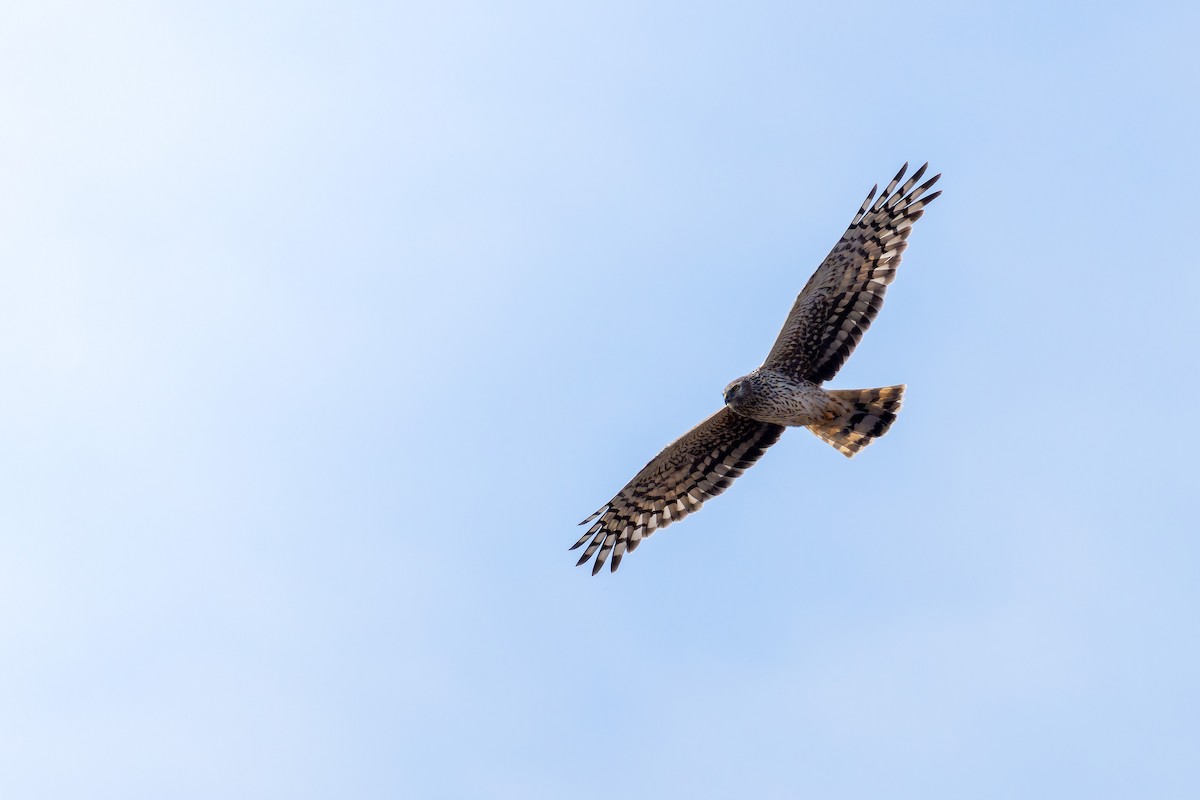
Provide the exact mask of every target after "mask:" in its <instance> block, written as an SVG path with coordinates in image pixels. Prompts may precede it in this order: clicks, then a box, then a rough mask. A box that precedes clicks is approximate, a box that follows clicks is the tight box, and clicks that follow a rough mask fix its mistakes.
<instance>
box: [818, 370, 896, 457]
mask: <svg viewBox="0 0 1200 800" xmlns="http://www.w3.org/2000/svg"><path fill="white" fill-rule="evenodd" d="M829 394H830V395H831V396H833V397H834V398H835V399H837V400H841V401H842V402H843V403H844V404H845V405H846V406H847V408H848V409H849V410H848V411H846V413H844V414H842V415H841V416H839V417H837V418H836V419H833V420H830V421H829V422H822V423H818V424H816V425H809V426H808V429H809V430H810V431H812V432H813V433H815V434H816V435H817V436H819V437H821V438H822V439H824V440H825V441H827V442H829V443H830V444H831V445H833V446H834V447H836V448H837V449H838V452H840V453H841V454H842V455H844V456H846V457H847V458H850V457H851V456H853V455H854V454H855V453H857V452H858V451H859V450H862V449H863V448H864V447H866V446H867V445H869V444H870V443H871V442H872V441H874V440H875V439H877V438H878V437H880V436H883V435H884V434H885V433H887V430H888V428H890V427H892V423H893V422H895V421H896V412H898V411H899V410H900V402H901V400H902V399H903V398H904V385H903V384H901V385H899V386H885V387H883V388H882V389H832V390H829Z"/></svg>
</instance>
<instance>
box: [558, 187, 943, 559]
mask: <svg viewBox="0 0 1200 800" xmlns="http://www.w3.org/2000/svg"><path fill="white" fill-rule="evenodd" d="M928 166H929V165H928V164H925V165H924V166H922V167H921V168H920V169H919V170H917V171H916V173H914V174H913V176H912V177H911V178H909V179H908V180H907V181H905V182H904V185H903V186H900V191H898V192H896V191H895V189H896V187H897V186H898V185H899V184H900V180H901V179H902V178H903V177H904V173H905V171H906V170H907V169H908V164H905V165H904V166H903V167H901V168H900V171H899V172H898V173H896V177H895V178H893V179H892V182H891V183H889V184H888V186H887V188H886V189H884V190H883V194H881V195H880V196H879V199H878V200H875V202H874V204H872V203H871V200H872V199H874V197H875V192H876V190H877V189H878V188H879V186H878V185H876V186H875V187H874V188H873V189H871V193H870V194H868V195H867V199H866V200H864V201H863V204H862V206H861V207H860V208H859V209H858V213H857V214H855V215H854V219H852V220H851V221H850V227H849V228H848V229H847V230H846V232H845V233H844V234H843V235H842V238H841V240H840V241H838V243H837V245H835V246H834V248H833V250H832V251H831V252H830V253H829V255H828V256H826V257H825V260H824V261H823V262H821V266H819V267H817V271H816V272H815V273H813V276H812V277H811V278H809V280H808V283H807V284H806V285H805V287H804V289H803V290H801V292H800V295H799V296H798V297H797V298H796V303H795V305H793V306H792V310H791V313H789V314H788V317H787V320H786V321H785V322H784V323H783V330H782V331H781V332H780V333H779V338H778V339H777V340H776V341H775V346H774V347H772V348H771V352H770V353H768V354H767V360H766V361H764V362H763V364H762V366H760V367H759V368H758V369H756V370H754V371H753V372H751V373H750V374H749V375H746V376H744V377H741V378H738V379H737V380H735V381H733V382H732V383H730V384H729V385H728V386H726V387H725V407H724V408H722V409H721V410H720V411H718V412H717V413H715V414H713V415H712V416H711V417H709V418H708V419H706V420H705V421H704V422H701V423H700V424H699V425H697V426H696V427H694V428H692V429H691V430H690V431H688V432H687V433H685V434H684V435H683V436H681V437H680V438H678V439H676V440H675V441H674V442H672V443H671V444H669V445H667V447H666V449H664V450H663V451H662V452H661V453H659V454H658V455H657V456H655V458H654V459H653V460H652V461H651V462H650V463H649V464H647V465H646V466H645V467H643V468H642V471H641V472H639V473H638V474H637V475H635V476H634V478H633V480H631V481H630V482H629V483H628V484H626V485H625V488H624V489H622V490H621V491H620V492H618V493H617V496H616V497H614V498H613V499H612V500H609V501H608V502H607V503H605V504H604V505H603V506H601V507H600V509H599V510H597V511H596V513H595V514H592V515H591V516H590V517H588V518H587V519H585V520H584V521H583V522H581V523H579V524H580V525H587V524H588V523H589V522H590V523H592V525H591V527H589V528H588V529H587V533H585V534H584V535H583V536H581V537H580V538H579V541H577V542H576V543H575V544H574V545H572V546H571V549H572V550H574V549H575V548H577V547H581V546H582V545H583V543H584V542H586V541H588V539H591V543H590V544H588V546H587V549H586V550H584V551H583V556H582V557H581V558H580V559H579V562H578V565H582V564H584V563H585V562H586V561H587V560H588V559H589V558H591V557H592V555H593V554H595V555H596V562H595V565H594V566H593V567H592V574H593V575H595V574H596V573H597V572H599V571H600V568H601V567H603V566H604V562H605V561H606V560H607V559H608V555H609V552H612V567H611V569H612V571H613V572H616V570H617V566H618V565H619V564H620V563H621V558H622V557H623V556H624V555H625V551H627V550H628V551H629V552H633V551H634V550H635V549H636V548H637V546H638V544H640V543H641V541H642V539H644V538H645V537H647V536H649V535H650V534H652V533H654V531H656V530H658V529H659V528H665V527H666V526H668V525H670V524H671V523H672V522H675V521H676V520H680V519H683V518H684V517H686V516H687V515H688V514H690V513H692V512H693V511H695V510H696V509H698V508H700V506H701V505H703V504H704V501H705V500H708V499H709V498H710V497H716V496H717V495H719V494H720V493H721V492H723V491H725V490H726V489H727V488H729V484H731V483H732V482H733V480H734V479H735V478H737V477H738V476H739V475H741V474H742V473H743V472H745V471H746V470H747V469H749V468H750V467H751V466H752V465H753V464H754V462H755V461H757V460H758V459H759V457H761V456H762V454H763V451H765V450H766V449H767V448H768V447H770V446H771V445H773V444H775V442H777V441H779V437H780V435H781V434H782V433H783V429H784V428H785V427H806V428H808V429H809V430H810V431H812V432H813V433H815V434H816V435H817V436H819V437H821V438H822V439H824V440H825V441H826V442H829V444H831V445H833V446H834V447H836V448H837V449H838V450H839V451H840V452H841V453H842V454H843V455H845V456H847V457H849V456H853V455H854V454H855V453H857V452H858V451H859V450H861V449H863V448H864V447H866V446H867V445H868V444H870V443H871V441H872V440H873V439H875V438H876V437H879V436H882V435H883V434H885V433H886V432H887V429H888V428H889V427H890V426H891V424H892V422H893V421H894V420H895V419H896V412H897V411H898V410H899V409H900V400H901V397H902V396H903V394H904V386H903V385H900V386H887V387H884V388H882V389H830V390H826V389H822V388H821V384H822V383H823V382H825V381H827V380H829V379H830V378H832V377H833V376H834V375H836V374H837V371H838V370H839V369H841V367H842V364H844V363H845V362H846V358H847V357H848V356H849V355H850V351H852V350H853V349H854V346H855V345H857V344H858V341H859V339H861V338H862V335H863V332H864V331H866V329H867V328H869V327H870V326H871V322H872V320H874V319H875V315H876V314H878V313H879V308H880V307H881V306H882V305H883V295H884V292H886V291H887V287H888V284H889V283H891V282H892V279H893V278H895V277H896V267H897V266H899V265H900V255H901V253H903V252H904V248H905V247H907V246H908V234H909V232H910V231H911V230H912V225H913V223H914V222H916V221H917V220H918V219H920V218H921V215H922V214H923V213H925V206H927V205H928V204H929V203H930V202H932V201H933V200H934V198H936V197H937V196H938V195H940V194H941V192H940V191H939V192H934V193H933V194H930V195H928V196H925V192H926V191H928V190H929V188H930V187H931V186H933V185H934V184H935V183H937V179H938V178H940V177H941V175H934V176H933V177H932V178H930V179H929V180H927V181H925V182H924V183H922V184H921V185H920V186H917V188H916V189H913V187H914V186H916V184H917V181H919V180H921V176H923V175H924V174H925V169H926V167H928ZM597 550H599V553H598V554H597Z"/></svg>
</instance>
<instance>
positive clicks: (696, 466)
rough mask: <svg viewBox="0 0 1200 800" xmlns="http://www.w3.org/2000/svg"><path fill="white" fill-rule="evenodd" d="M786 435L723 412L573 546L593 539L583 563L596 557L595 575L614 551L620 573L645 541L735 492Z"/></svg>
mask: <svg viewBox="0 0 1200 800" xmlns="http://www.w3.org/2000/svg"><path fill="white" fill-rule="evenodd" d="M782 433H783V427H782V426H780V425H773V424H771V423H769V422H756V421H755V420H752V419H748V418H747V417H742V416H739V415H738V414H735V413H733V412H732V411H730V410H729V409H728V408H722V409H721V410H720V411H718V412H717V413H716V414H713V415H712V416H711V417H709V418H708V419H706V420H705V421H704V422H701V423H700V424H699V425H697V426H696V427H694V428H692V429H691V430H690V431H688V432H687V433H685V434H684V435H683V436H681V437H679V438H678V439H676V440H675V441H674V442H672V443H671V444H669V445H667V447H666V448H665V449H664V450H663V451H662V452H661V453H659V454H658V455H657V456H655V457H654V459H653V460H652V461H651V462H650V463H649V464H647V465H646V466H645V467H643V468H642V471H641V472H639V473H638V474H637V475H636V476H634V478H633V480H631V481H630V482H629V483H627V484H626V485H625V488H624V489H622V490H621V491H620V492H618V493H617V496H616V497H614V498H613V499H612V500H610V501H608V503H606V504H605V505H604V506H602V507H601V508H600V509H598V510H597V511H596V513H595V514H592V515H591V516H590V517H588V518H587V519H585V520H584V521H583V522H581V523H579V524H580V525H587V524H588V523H589V522H590V523H592V525H591V527H589V528H588V529H587V533H585V534H583V536H581V537H580V538H579V541H577V542H576V543H575V544H574V545H572V546H571V549H572V550H574V549H575V548H577V547H582V546H583V543H584V542H586V541H587V540H588V539H591V543H590V544H589V545H588V546H587V549H586V550H584V551H583V556H582V557H580V559H579V565H582V564H584V563H585V562H586V561H587V560H588V559H589V558H591V557H592V555H593V554H596V562H595V564H594V565H593V566H592V574H593V575H595V574H596V573H597V572H599V571H600V569H601V568H602V567H603V566H604V562H605V561H606V560H607V559H608V555H609V552H610V551H611V552H612V563H611V567H610V569H611V570H612V571H613V572H616V571H617V566H618V565H619V564H620V563H621V558H622V557H623V556H624V555H625V552H626V550H628V551H629V552H633V551H634V550H635V549H637V546H638V545H639V544H640V543H641V541H642V539H644V538H646V537H648V536H650V534H652V533H654V531H656V530H658V529H659V528H665V527H667V526H668V525H670V524H671V523H672V522H675V521H676V520H680V519H683V518H684V517H686V516H687V515H688V514H690V513H692V512H693V511H695V510H696V509H698V508H699V507H700V506H701V505H703V504H704V501H705V500H708V499H709V498H710V497H716V496H717V495H719V494H720V493H721V492H723V491H725V490H726V489H727V488H729V484H731V483H733V480H734V479H735V478H737V477H738V476H740V475H741V474H742V473H743V472H745V471H746V470H747V469H749V468H750V467H751V466H753V464H754V462H755V461H758V459H759V458H760V457H762V454H763V452H764V451H765V450H766V449H767V448H768V447H770V446H771V445H773V444H775V442H777V441H779V437H780V435H782ZM597 550H599V553H598V554H597V553H596V551H597Z"/></svg>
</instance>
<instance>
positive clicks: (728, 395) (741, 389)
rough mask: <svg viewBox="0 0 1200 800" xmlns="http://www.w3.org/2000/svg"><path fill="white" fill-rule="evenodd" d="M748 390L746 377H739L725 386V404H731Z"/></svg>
mask: <svg viewBox="0 0 1200 800" xmlns="http://www.w3.org/2000/svg"><path fill="white" fill-rule="evenodd" d="M745 392H746V378H738V379H737V380H735V381H732V382H731V383H730V384H729V385H728V386H726V387H725V405H727V406H731V405H733V404H734V403H735V402H737V400H738V398H739V397H742V396H743V395H744V394H745Z"/></svg>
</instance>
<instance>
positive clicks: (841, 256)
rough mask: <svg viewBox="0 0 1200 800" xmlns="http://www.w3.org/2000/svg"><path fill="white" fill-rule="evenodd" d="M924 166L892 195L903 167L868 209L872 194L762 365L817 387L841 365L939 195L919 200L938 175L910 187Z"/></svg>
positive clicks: (800, 299) (807, 286)
mask: <svg viewBox="0 0 1200 800" xmlns="http://www.w3.org/2000/svg"><path fill="white" fill-rule="evenodd" d="M928 166H929V165H928V164H925V165H924V166H922V167H921V168H920V169H919V170H917V171H916V172H915V173H913V176H912V177H911V178H909V179H908V180H907V181H905V182H904V185H903V186H901V187H900V191H898V192H897V191H895V189H896V186H897V185H899V183H900V180H901V179H902V178H903V177H904V173H905V171H906V170H907V169H908V164H905V165H904V166H903V167H901V168H900V171H899V172H898V173H896V177H895V178H893V179H892V182H891V183H889V184H888V186H887V188H886V189H884V190H883V194H881V195H880V196H879V199H878V200H875V203H874V204H872V203H871V200H872V199H873V198H874V197H875V191H876V190H877V189H878V188H879V186H878V185H876V186H875V188H873V189H871V193H870V194H869V195H867V199H866V200H864V201H863V204H862V207H861V208H859V210H858V213H857V214H855V215H854V219H853V220H851V221H850V227H849V228H848V229H847V230H846V233H845V234H843V235H842V238H841V241H839V242H838V243H837V245H836V246H835V247H834V248H833V250H832V251H831V252H830V253H829V255H828V256H826V257H825V260H824V261H823V262H821V266H819V267H817V271H816V272H814V273H813V276H812V277H811V278H809V280H808V283H807V284H805V286H804V289H803V290H802V291H801V292H800V295H799V296H798V297H797V298H796V304H795V305H794V306H792V311H791V313H790V314H788V318H787V321H786V322H785V323H784V324H783V330H782V331H780V333H779V338H778V339H776V340H775V346H774V347H772V348H771V352H770V354H769V355H768V356H767V360H766V361H764V362H763V366H764V367H767V368H769V369H776V370H779V371H781V372H787V373H789V374H792V375H796V376H798V377H801V378H804V379H806V380H810V381H813V382H814V383H821V382H822V381H827V380H829V379H830V378H832V377H833V376H834V375H835V374H837V371H838V370H839V369H841V368H842V364H844V363H846V358H847V357H849V355H850V353H851V351H852V350H854V347H855V345H857V344H858V342H859V340H860V339H861V338H862V335H863V333H864V332H865V331H866V330H867V328H869V327H871V322H872V321H873V320H874V319H875V315H876V314H878V313H879V309H880V307H882V306H883V294H884V292H886V291H887V287H888V284H889V283H891V282H892V280H893V279H894V278H895V277H896V267H898V266H899V265H900V254H901V253H903V252H904V248H905V247H907V246H908V234H909V232H910V231H911V230H912V225H913V223H914V222H916V221H917V220H918V219H920V218H921V215H922V214H923V213H924V209H925V206H926V205H928V204H929V203H930V202H932V201H933V199H934V198H936V197H937V196H938V195H940V194H941V192H934V193H933V194H931V195H929V196H927V197H926V196H924V195H925V192H926V191H928V190H929V187H931V186H933V184H935V183H937V179H938V178H940V177H942V176H941V175H934V176H933V177H932V178H930V179H929V180H927V181H925V183H923V184H921V185H920V186H917V188H916V189H913V187H914V186H916V183H917V181H919V180H921V176H923V175H924V174H925V169H926V168H927V167H928Z"/></svg>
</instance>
